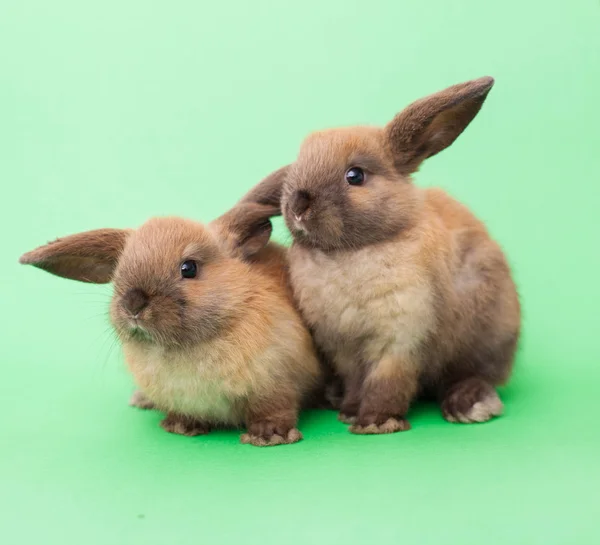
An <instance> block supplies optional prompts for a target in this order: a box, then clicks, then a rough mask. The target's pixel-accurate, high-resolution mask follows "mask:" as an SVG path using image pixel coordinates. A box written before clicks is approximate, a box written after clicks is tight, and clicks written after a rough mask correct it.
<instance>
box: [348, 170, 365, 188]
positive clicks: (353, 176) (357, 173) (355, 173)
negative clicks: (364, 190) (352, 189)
mask: <svg viewBox="0 0 600 545" xmlns="http://www.w3.org/2000/svg"><path fill="white" fill-rule="evenodd" d="M366 177H367V176H366V174H365V171H364V170H363V169H362V168H360V167H352V168H349V169H348V170H347V171H346V181H347V182H348V183H349V184H350V185H362V184H363V183H364V182H365V178H366Z"/></svg>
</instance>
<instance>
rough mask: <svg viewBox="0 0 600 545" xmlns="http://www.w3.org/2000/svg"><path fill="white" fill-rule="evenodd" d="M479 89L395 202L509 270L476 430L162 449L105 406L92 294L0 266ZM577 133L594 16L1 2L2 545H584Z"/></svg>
mask: <svg viewBox="0 0 600 545" xmlns="http://www.w3.org/2000/svg"><path fill="white" fill-rule="evenodd" d="M483 75H492V76H494V77H495V78H496V85H495V87H494V89H493V90H492V92H491V94H490V96H489V98H488V100H487V102H486V104H485V106H484V108H483V110H482V111H481V114H480V115H479V116H478V117H477V119H476V120H475V121H474V122H473V124H472V125H471V126H470V127H469V128H468V129H467V131H466V132H465V134H464V135H463V136H462V137H461V138H460V139H459V140H458V141H457V142H456V144H455V145H454V146H453V147H452V148H451V149H450V150H448V151H445V152H444V153H442V154H440V155H439V156H437V157H435V158H433V159H432V160H431V161H430V162H429V163H428V164H427V165H426V166H425V167H424V168H423V170H422V171H421V172H420V173H419V174H418V176H417V183H419V184H421V185H423V186H428V185H441V186H443V187H445V188H447V189H448V190H449V191H451V192H452V193H453V194H454V195H455V196H456V197H458V198H459V199H461V200H463V201H464V202H465V203H467V204H468V205H470V206H471V207H472V208H473V209H474V210H475V212H476V213H477V214H478V215H479V216H480V217H481V218H483V219H484V220H485V221H486V222H487V224H488V225H489V227H490V229H491V231H492V233H493V234H494V235H495V236H496V237H497V238H498V239H499V240H500V242H501V243H502V244H503V246H504V247H505V248H506V251H507V253H508V255H509V257H510V260H511V262H512V264H513V266H514V270H515V276H516V279H517V282H518V284H519V288H520V292H521V294H522V299H523V307H524V336H523V342H522V345H521V350H520V353H519V358H518V363H517V370H516V374H515V376H514V380H513V381H512V383H511V384H510V385H509V386H508V387H507V388H506V389H505V390H504V391H503V392H502V395H503V398H504V400H505V402H506V414H505V416H504V417H503V418H501V419H498V420H496V421H494V422H491V423H488V424H483V425H475V426H460V425H451V424H448V423H445V422H444V421H443V420H442V419H441V417H440V416H439V414H438V411H437V409H436V408H435V407H433V406H426V405H418V406H417V407H415V409H414V411H413V414H412V415H411V421H412V424H413V430H412V431H410V432H408V433H404V434H398V435H393V436H386V437H356V436H352V435H350V434H349V433H348V432H347V431H346V428H345V426H344V425H342V424H340V423H338V422H337V421H336V418H335V415H334V414H333V413H324V412H322V413H319V412H312V413H308V414H306V415H304V417H303V419H302V422H301V427H302V429H303V431H304V434H305V441H303V442H301V443H299V444H297V445H292V446H287V447H277V448H273V449H262V450H261V449H256V448H252V447H250V446H243V445H240V444H238V434H237V433H234V432H223V433H215V434H213V435H210V436H208V437H200V438H184V437H177V436H172V435H168V434H166V433H165V432H163V431H162V430H160V429H159V427H158V421H159V418H160V416H159V415H158V414H153V413H143V412H141V411H137V410H133V409H130V408H128V407H127V398H128V396H129V393H130V391H131V381H130V378H129V377H128V375H127V373H126V371H125V369H124V366H123V364H122V358H121V355H120V353H119V350H118V347H117V346H116V345H115V344H114V342H113V338H112V336H111V335H110V333H109V330H108V329H107V327H108V323H107V319H106V308H107V302H108V299H109V294H110V288H109V287H106V286H105V287H98V286H87V285H83V284H76V283H73V282H68V281H66V280H62V279H58V278H54V277H51V276H50V275H45V274H42V273H41V272H39V271H35V270H34V269H32V268H25V267H20V266H19V265H17V258H18V257H19V255H20V254H21V253H22V252H24V251H25V250H28V249H31V248H33V247H34V246H36V245H38V244H41V243H44V242H46V241H47V240H48V239H51V238H54V237H55V236H59V235H64V234H68V233H72V232H77V231H80V230H84V229H92V228H96V227H104V226H114V227H119V226H136V225H139V224H140V223H141V222H142V221H144V220H145V219H146V218H147V217H149V216H151V215H155V214H159V215H164V214H178V215H183V216H189V217H193V218H197V219H205V220H209V219H212V218H213V217H215V216H216V215H218V214H219V213H221V212H222V211H224V210H225V209H226V208H227V207H229V206H230V205H231V204H232V203H233V202H235V200H236V199H237V198H238V196H239V195H240V194H241V193H242V192H243V191H244V190H245V189H246V188H248V187H250V186H251V185H252V184H253V183H255V182H256V181H258V180H259V179H260V178H261V177H262V176H263V175H265V174H267V173H268V172H269V171H270V170H272V169H274V168H276V167H279V166H280V165H282V164H284V163H285V162H288V161H290V160H292V159H293V157H294V155H295V152H296V150H297V147H298V144H299V142H300V140H301V139H302V138H303V137H304V135H305V134H306V133H308V132H309V131H311V130H314V129H319V128H325V127H331V126H338V125H348V124H356V123H370V124H383V123H384V122H386V121H387V120H389V119H390V118H391V117H392V116H393V115H394V114H395V113H396V112H397V111H398V110H399V109H401V108H402V107H403V106H405V105H406V104H407V103H409V102H410V101H412V100H413V99H416V98H418V97H420V96H423V95H425V94H428V93H430V92H433V91H437V90H439V89H442V88H443V87H445V86H447V85H450V84H453V83H457V82H461V81H463V80H467V79H471V78H474V77H479V76H483ZM599 131H600V3H599V2H598V1H597V0H571V1H570V2H567V1H558V0H546V1H544V2H542V1H540V0H530V1H527V2H524V1H517V0H506V1H504V2H483V1H481V0H465V1H458V0H457V1H455V2H449V1H445V0H430V1H426V0H422V1H419V2H415V1H412V2H408V1H404V0H402V1H401V0H388V1H378V0H374V1H371V2H363V1H357V0H345V1H342V0H304V1H301V2H284V1H279V2H276V1H267V0H253V1H242V0H237V1H223V2H210V3H209V2H199V1H192V0H188V1H173V2H163V3H149V2H142V1H140V0H135V1H127V0H125V1H119V2H117V1H115V0H108V1H106V2H101V3H98V2H97V3H91V2H80V1H75V0H71V1H69V0H54V1H53V2H46V1H41V0H40V1H38V2H33V1H30V0H21V1H19V2H4V3H2V6H0V150H1V151H0V180H1V184H2V186H1V187H2V197H3V198H2V202H3V207H2V214H1V216H0V221H1V232H2V266H1V267H0V281H1V286H2V288H1V290H2V298H1V307H0V308H1V311H2V318H1V321H2V324H1V332H2V338H1V343H0V346H1V353H0V355H1V358H0V377H1V378H0V400H1V401H2V408H3V410H2V418H1V427H0V445H1V446H0V542H1V543H3V544H6V545H21V544H23V545H34V544H44V545H54V544H56V545H58V544H60V545H70V544H73V545H121V544H123V545H172V544H182V545H187V544H192V543H194V544H195V543H202V544H215V545H220V544H225V545H230V544H231V545H233V544H235V543H262V544H265V545H267V544H271V543H273V544H290V545H295V544H327V545H335V544H338V543H339V544H344V545H354V544H356V545H359V544H361V545H362V544H365V543H376V544H387V543H390V544H399V543H403V544H407V545H420V544H432V545H439V544H446V543H448V544H460V545H471V544H473V545H482V544H485V545H497V544H498V545H499V544H510V545H518V544H523V545H537V544H540V545H554V544H556V545H559V544H569V545H579V544H581V545H584V544H585V545H589V544H594V543H600V494H599V492H598V491H599V490H600V431H599V425H598V402H599V399H600V395H599V394H598V383H599V382H600V359H599V352H598V346H599V345H598V335H599V333H598V324H599V318H598V311H597V309H598V306H599V303H600V287H599V280H598V279H599V274H598V269H599V266H600V250H599V248H600V244H599V235H600V221H599V219H598V218H599V212H598V211H599V209H600V158H599V154H600V151H599V150H600V132H599ZM276 236H277V238H278V239H279V240H286V238H287V236H286V234H285V230H284V229H283V226H282V224H281V222H278V223H277V230H276Z"/></svg>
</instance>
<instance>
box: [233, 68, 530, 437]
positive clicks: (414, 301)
mask: <svg viewBox="0 0 600 545" xmlns="http://www.w3.org/2000/svg"><path fill="white" fill-rule="evenodd" d="M493 84H494V80H493V78H491V77H483V78H480V79H476V80H472V81H468V82H465V83H462V84H458V85H454V86H452V87H449V88H447V89H445V90H443V91H441V92H438V93H435V94H432V95H430V96H427V97H425V98H422V99H420V100H417V101H416V102H414V103H412V104H411V105H409V106H408V107H407V108H405V109H404V110H403V111H402V112H400V113H399V114H397V115H396V116H395V117H394V119H393V120H392V121H391V122H390V123H389V124H388V125H387V126H385V127H383V128H379V127H346V128H339V129H332V130H324V131H320V132H316V133H313V134H311V135H309V136H308V137H307V138H306V139H305V140H304V142H303V143H302V145H301V148H300V151H299V154H298V157H297V159H296V161H295V162H294V163H292V164H290V165H287V166H285V167H282V168H280V169H279V170H278V171H276V172H274V173H273V174H271V175H270V176H268V177H267V178H266V179H264V180H263V181H262V182H261V183H259V184H258V185H257V186H256V187H255V188H254V189H251V190H250V191H249V193H247V194H246V195H245V196H244V197H243V198H242V199H241V201H240V202H241V203H251V202H255V203H261V204H262V205H263V206H273V207H278V214H283V216H284V218H285V222H286V225H287V227H288V229H289V230H290V232H291V233H292V237H293V244H292V247H291V249H290V252H289V266H290V279H291V284H292V288H293V292H294V296H295V299H296V302H297V305H298V306H299V308H300V310H301V312H302V315H303V317H304V319H305V322H306V323H307V324H308V326H309V328H310V329H311V331H312V333H313V335H314V340H315V343H316V344H317V347H318V349H320V350H322V351H323V352H324V353H325V354H326V356H327V357H328V358H329V359H330V360H331V361H332V363H333V366H334V367H335V370H336V372H337V373H338V375H339V376H340V377H341V378H342V380H343V384H344V393H343V399H342V402H341V407H340V414H339V418H340V420H342V421H343V422H345V423H348V424H350V425H351V427H350V431H351V432H353V433H357V434H380V433H392V432H397V431H404V430H408V429H409V428H410V424H409V422H408V421H407V418H406V416H407V413H408V411H409V408H410V406H411V404H412V403H413V401H414V400H415V398H416V397H417V396H419V395H421V396H435V398H436V399H437V400H439V402H440V403H441V410H442V414H443V417H444V418H445V419H446V420H448V421H450V422H461V423H471V422H484V421H487V420H489V419H491V418H492V417H495V416H498V415H500V414H501V412H502V410H503V404H502V402H501V400H500V398H499V396H498V393H497V391H496V387H497V386H499V385H502V384H504V383H505V382H506V381H507V380H508V378H509V376H510V374H511V371H512V367H513V362H514V358H515V352H516V349H517V346H518V340H519V335H520V329H521V316H520V312H521V311H520V302H519V297H518V294H517V289H516V286H515V283H514V281H513V279H512V276H511V271H510V268H509V265H508V263H507V260H506V258H505V255H504V253H503V251H502V249H501V248H500V246H499V245H498V244H497V243H496V242H495V241H494V240H493V239H492V238H491V237H490V235H489V233H488V231H487V230H486V227H485V226H484V224H483V223H482V222H481V221H480V220H479V219H477V218H476V217H475V216H474V215H473V214H472V213H471V212H470V211H469V210H468V209H467V207H465V206H464V205H462V204H461V203H459V202H457V201H456V200H454V199H453V198H452V197H450V196H449V195H448V194H447V193H446V192H444V191H443V190H441V189H435V188H434V189H420V188H418V187H416V186H415V185H413V183H412V181H411V175H412V174H413V173H414V172H415V171H417V169H418V168H419V165H420V164H421V163H422V162H423V161H424V160H425V159H427V158H428V157H431V156H433V155H435V154H437V153H439V152H441V151H442V150H444V149H445V148H447V147H448V146H450V144H452V143H453V142H454V140H455V139H456V138H457V137H458V136H459V134H460V133H461V132H462V131H463V130H464V129H465V128H466V127H467V125H469V123H470V122H471V121H472V120H473V118H474V117H475V115H476V114H477V113H478V112H479V110H480V108H481V106H482V104H483V102H484V101H485V99H486V97H487V95H488V93H489V91H490V89H491V88H492V86H493Z"/></svg>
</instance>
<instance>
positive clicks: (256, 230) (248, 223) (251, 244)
mask: <svg viewBox="0 0 600 545" xmlns="http://www.w3.org/2000/svg"><path fill="white" fill-rule="evenodd" d="M279 214H281V212H280V210H279V205H277V206H269V205H266V204H257V203H251V202H248V203H244V202H241V203H239V204H237V205H236V206H234V207H233V208H232V209H231V210H229V211H228V212H226V213H225V214H223V215H222V216H221V217H219V218H217V219H216V220H214V221H213V222H212V224H211V225H212V226H213V227H214V228H215V229H216V230H217V232H218V234H219V235H220V237H221V238H222V240H223V241H224V242H225V245H226V247H227V250H228V251H229V253H230V254H232V255H233V256H235V257H241V258H242V259H247V258H249V257H252V256H253V255H254V254H256V253H257V252H259V251H260V250H262V249H263V248H264V247H265V246H266V245H267V243H268V242H269V239H270V238H271V232H272V231H273V226H272V225H271V220H270V218H272V217H273V216H277V215H279Z"/></svg>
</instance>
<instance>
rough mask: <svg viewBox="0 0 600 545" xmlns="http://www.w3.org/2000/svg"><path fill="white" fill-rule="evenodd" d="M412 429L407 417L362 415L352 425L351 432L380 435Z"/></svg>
mask: <svg viewBox="0 0 600 545" xmlns="http://www.w3.org/2000/svg"><path fill="white" fill-rule="evenodd" d="M408 430H410V423H409V422H408V420H406V419H405V418H402V417H399V416H392V415H383V414H380V415H368V414H367V415H361V416H359V417H357V418H356V421H355V422H354V423H353V425H352V426H350V432H351V433H355V434H357V435H378V434H384V433H396V432H398V431H408Z"/></svg>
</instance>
